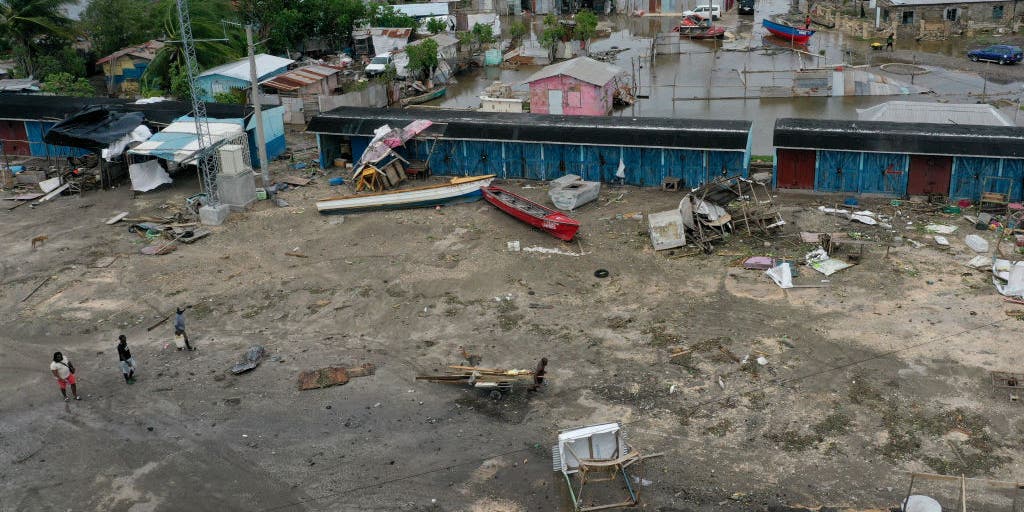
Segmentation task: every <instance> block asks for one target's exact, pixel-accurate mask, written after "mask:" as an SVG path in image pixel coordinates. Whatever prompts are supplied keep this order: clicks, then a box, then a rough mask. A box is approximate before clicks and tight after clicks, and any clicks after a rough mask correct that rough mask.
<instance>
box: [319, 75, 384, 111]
mask: <svg viewBox="0 0 1024 512" xmlns="http://www.w3.org/2000/svg"><path fill="white" fill-rule="evenodd" d="M317 102H318V103H319V105H320V112H327V111H328V110H334V109H336V108H338V107H386V106H388V94H387V89H386V88H385V87H384V85H383V84H379V83H375V82H374V83H371V84H369V85H368V86H367V88H366V89H364V90H362V91H353V92H347V93H345V94H336V95H332V96H319V97H317Z"/></svg>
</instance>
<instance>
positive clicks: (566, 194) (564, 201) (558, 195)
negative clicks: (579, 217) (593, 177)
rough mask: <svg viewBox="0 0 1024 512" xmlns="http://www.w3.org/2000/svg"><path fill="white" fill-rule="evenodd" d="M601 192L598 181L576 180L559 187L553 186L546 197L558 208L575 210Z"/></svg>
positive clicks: (595, 197)
mask: <svg viewBox="0 0 1024 512" xmlns="http://www.w3.org/2000/svg"><path fill="white" fill-rule="evenodd" d="M600 193H601V183H600V182H598V181H582V180H580V181H576V182H572V183H569V184H568V185H564V186H561V187H557V188H553V189H551V191H550V192H548V197H550V198H551V202H552V203H553V204H554V205H555V208H558V209H559V210H575V209H576V208H579V207H580V206H583V205H585V204H587V203H589V202H591V201H593V200H595V199H597V196H598V195H599V194H600Z"/></svg>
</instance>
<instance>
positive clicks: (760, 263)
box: [743, 256, 775, 270]
mask: <svg viewBox="0 0 1024 512" xmlns="http://www.w3.org/2000/svg"><path fill="white" fill-rule="evenodd" d="M774 266H775V258H772V257H770V256H751V257H749V258H747V259H746V260H745V261H744V262H743V268H745V269H747V270H768V269H770V268H772V267H774Z"/></svg>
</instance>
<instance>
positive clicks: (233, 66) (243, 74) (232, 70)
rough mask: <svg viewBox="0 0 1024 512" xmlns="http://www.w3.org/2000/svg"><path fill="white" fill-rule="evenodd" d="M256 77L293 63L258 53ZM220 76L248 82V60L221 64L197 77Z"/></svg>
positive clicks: (289, 60)
mask: <svg viewBox="0 0 1024 512" xmlns="http://www.w3.org/2000/svg"><path fill="white" fill-rule="evenodd" d="M255 58H256V76H257V77H261V76H264V75H266V74H267V73H270V72H272V71H274V70H276V69H280V68H283V67H285V66H288V65H289V64H291V63H293V62H295V61H294V60H292V59H285V58H283V57H275V56H273V55H267V54H265V53H260V54H257V55H256V57H255ZM211 75H221V76H227V77H231V78H237V79H239V80H244V81H249V59H247V58H246V59H239V60H236V61H235V62H229V63H227V64H221V65H220V66H217V67H215V68H210V69H207V70H206V71H203V72H202V73H199V76H211Z"/></svg>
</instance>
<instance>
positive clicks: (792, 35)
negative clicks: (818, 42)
mask: <svg viewBox="0 0 1024 512" xmlns="http://www.w3.org/2000/svg"><path fill="white" fill-rule="evenodd" d="M761 24H762V25H764V28H765V29H767V30H768V32H771V34H772V35H773V36H775V37H779V38H782V39H785V40H786V41H792V42H794V43H796V44H807V41H809V40H810V39H811V36H813V35H814V31H813V30H807V29H802V28H796V27H792V26H790V25H785V24H783V23H778V22H775V21H772V20H769V19H767V18H766V19H764V20H762V21H761Z"/></svg>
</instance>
